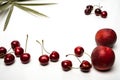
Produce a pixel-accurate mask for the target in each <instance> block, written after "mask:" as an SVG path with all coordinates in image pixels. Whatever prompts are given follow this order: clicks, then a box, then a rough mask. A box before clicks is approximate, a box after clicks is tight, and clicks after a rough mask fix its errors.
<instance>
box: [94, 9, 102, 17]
mask: <svg viewBox="0 0 120 80" xmlns="http://www.w3.org/2000/svg"><path fill="white" fill-rule="evenodd" d="M95 14H96V16H99V15H101V9H100V8H97V9H95Z"/></svg>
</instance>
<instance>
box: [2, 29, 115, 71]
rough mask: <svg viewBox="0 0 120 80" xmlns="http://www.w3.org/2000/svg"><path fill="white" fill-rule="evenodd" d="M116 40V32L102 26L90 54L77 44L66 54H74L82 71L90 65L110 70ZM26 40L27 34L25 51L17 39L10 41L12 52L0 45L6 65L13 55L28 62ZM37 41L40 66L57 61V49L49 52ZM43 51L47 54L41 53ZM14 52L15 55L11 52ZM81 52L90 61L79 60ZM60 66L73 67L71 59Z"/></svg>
mask: <svg viewBox="0 0 120 80" xmlns="http://www.w3.org/2000/svg"><path fill="white" fill-rule="evenodd" d="M116 40H117V34H116V32H115V31H114V30H113V29H110V28H103V29H100V30H98V31H97V33H96V35H95V41H96V44H97V46H96V47H95V48H94V49H93V51H92V53H91V56H90V55H89V54H87V53H85V52H84V48H83V47H81V46H77V47H75V49H74V54H67V55H66V57H67V56H69V55H73V56H75V57H76V58H77V59H78V60H79V62H80V65H79V68H77V69H80V70H81V71H83V72H89V71H90V69H91V67H92V66H93V67H94V68H95V69H97V70H99V71H107V70H110V69H111V68H112V66H113V64H114V61H115V53H114V51H113V49H112V47H113V46H114V44H115V43H116ZM27 41H28V35H27V38H26V45H25V51H24V49H23V48H22V47H21V46H20V42H19V41H17V40H14V41H12V42H11V49H12V50H13V52H11V53H10V52H9V51H10V50H11V49H10V50H8V51H7V49H6V48H5V47H0V58H4V62H5V64H6V65H11V64H13V63H14V62H15V56H16V57H20V60H21V62H22V63H23V64H26V63H29V61H30V54H29V53H26V48H27ZM36 42H37V43H39V44H40V46H41V51H42V55H41V56H39V59H38V61H39V62H40V64H41V65H42V66H46V65H48V64H49V60H50V61H52V62H57V61H59V57H60V55H59V53H58V52H57V51H52V52H51V53H49V52H48V51H47V50H46V49H45V47H44V41H43V40H42V43H41V42H40V41H38V40H36ZM43 51H44V52H46V53H47V54H43ZM12 53H14V54H15V56H14V55H13V54H12ZM83 54H87V55H88V56H89V57H90V59H91V63H90V62H89V61H87V60H83V61H80V59H79V58H80V57H82V56H83ZM61 67H62V69H63V70H64V71H70V70H71V69H74V68H75V67H73V64H72V61H71V60H68V59H66V60H63V61H62V62H61Z"/></svg>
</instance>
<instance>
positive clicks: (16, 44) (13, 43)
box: [11, 40, 20, 50]
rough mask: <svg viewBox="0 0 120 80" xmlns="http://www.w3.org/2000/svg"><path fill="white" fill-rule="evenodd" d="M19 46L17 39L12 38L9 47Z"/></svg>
mask: <svg viewBox="0 0 120 80" xmlns="http://www.w3.org/2000/svg"><path fill="white" fill-rule="evenodd" d="M19 46H20V42H19V41H17V40H14V41H12V42H11V47H12V49H13V50H14V48H15V47H19Z"/></svg>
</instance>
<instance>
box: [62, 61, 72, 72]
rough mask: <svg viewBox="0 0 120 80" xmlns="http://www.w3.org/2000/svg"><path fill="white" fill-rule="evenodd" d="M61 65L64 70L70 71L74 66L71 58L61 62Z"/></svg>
mask: <svg viewBox="0 0 120 80" xmlns="http://www.w3.org/2000/svg"><path fill="white" fill-rule="evenodd" d="M61 66H62V69H63V70H64V71H69V70H71V68H72V62H71V61H70V60H64V61H62V62H61Z"/></svg>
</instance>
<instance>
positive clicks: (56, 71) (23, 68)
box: [0, 0, 120, 80]
mask: <svg viewBox="0 0 120 80" xmlns="http://www.w3.org/2000/svg"><path fill="white" fill-rule="evenodd" d="M47 1H48V2H57V3H58V4H57V5H51V6H39V7H34V8H35V9H36V10H38V11H40V12H43V13H45V14H46V15H48V16H49V17H50V18H44V17H36V16H32V15H31V14H28V13H26V12H24V11H22V10H20V9H18V8H16V7H15V8H14V12H13V14H12V16H11V20H10V22H9V25H8V28H7V30H6V31H5V32H3V31H2V29H3V24H4V20H3V21H0V23H1V24H0V26H1V27H0V46H5V47H6V48H7V49H9V48H10V43H11V41H12V40H19V41H20V42H21V46H22V47H24V45H25V39H26V34H28V35H29V41H28V47H27V52H29V53H30V54H31V61H30V63H29V64H22V63H21V61H20V60H19V58H16V61H15V63H14V64H13V65H11V66H6V65H5V64H4V62H3V59H0V80H9V79H11V80H40V79H44V80H50V79H52V80H70V79H71V78H72V79H74V80H101V79H102V80H120V76H119V72H120V65H119V63H120V60H119V58H120V51H119V50H120V49H119V48H120V38H119V36H120V28H119V27H120V22H119V21H120V10H119V8H120V1H119V0H45V1H44V0H41V2H47ZM99 3H100V4H101V5H102V6H103V8H102V10H106V11H107V12H108V17H107V18H106V19H103V18H101V17H97V16H95V15H94V14H92V15H89V16H86V15H85V14H84V9H85V7H86V5H88V4H92V5H98V4H99ZM32 8H33V7H32ZM100 28H112V29H114V30H115V31H116V33H117V36H118V39H117V42H116V44H115V48H114V49H113V50H114V51H115V55H116V59H115V64H114V66H113V68H112V70H111V71H108V72H99V71H97V70H95V69H94V68H93V67H92V69H91V71H90V72H89V73H84V72H81V71H80V70H79V69H72V70H71V71H68V72H64V71H63V70H62V69H61V61H62V60H65V59H71V60H72V61H73V64H74V66H76V67H77V66H79V62H78V61H77V60H76V58H75V57H73V56H71V57H67V58H66V57H65V55H66V54H68V53H73V50H74V48H75V47H76V46H78V45H80V46H83V47H84V49H85V52H87V53H89V54H91V52H92V50H93V48H94V47H95V46H96V44H95V40H94V38H95V33H96V32H97V30H99V29H100ZM42 39H44V41H45V47H46V48H47V50H48V51H50V52H51V51H53V50H56V51H58V52H59V53H60V60H59V62H57V63H52V62H50V63H49V65H48V66H41V65H40V64H39V61H38V58H39V56H40V55H41V49H40V46H39V44H38V43H36V40H42ZM82 59H87V60H90V59H89V57H87V56H85V55H84V56H83V57H82V58H81V60H82Z"/></svg>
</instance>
